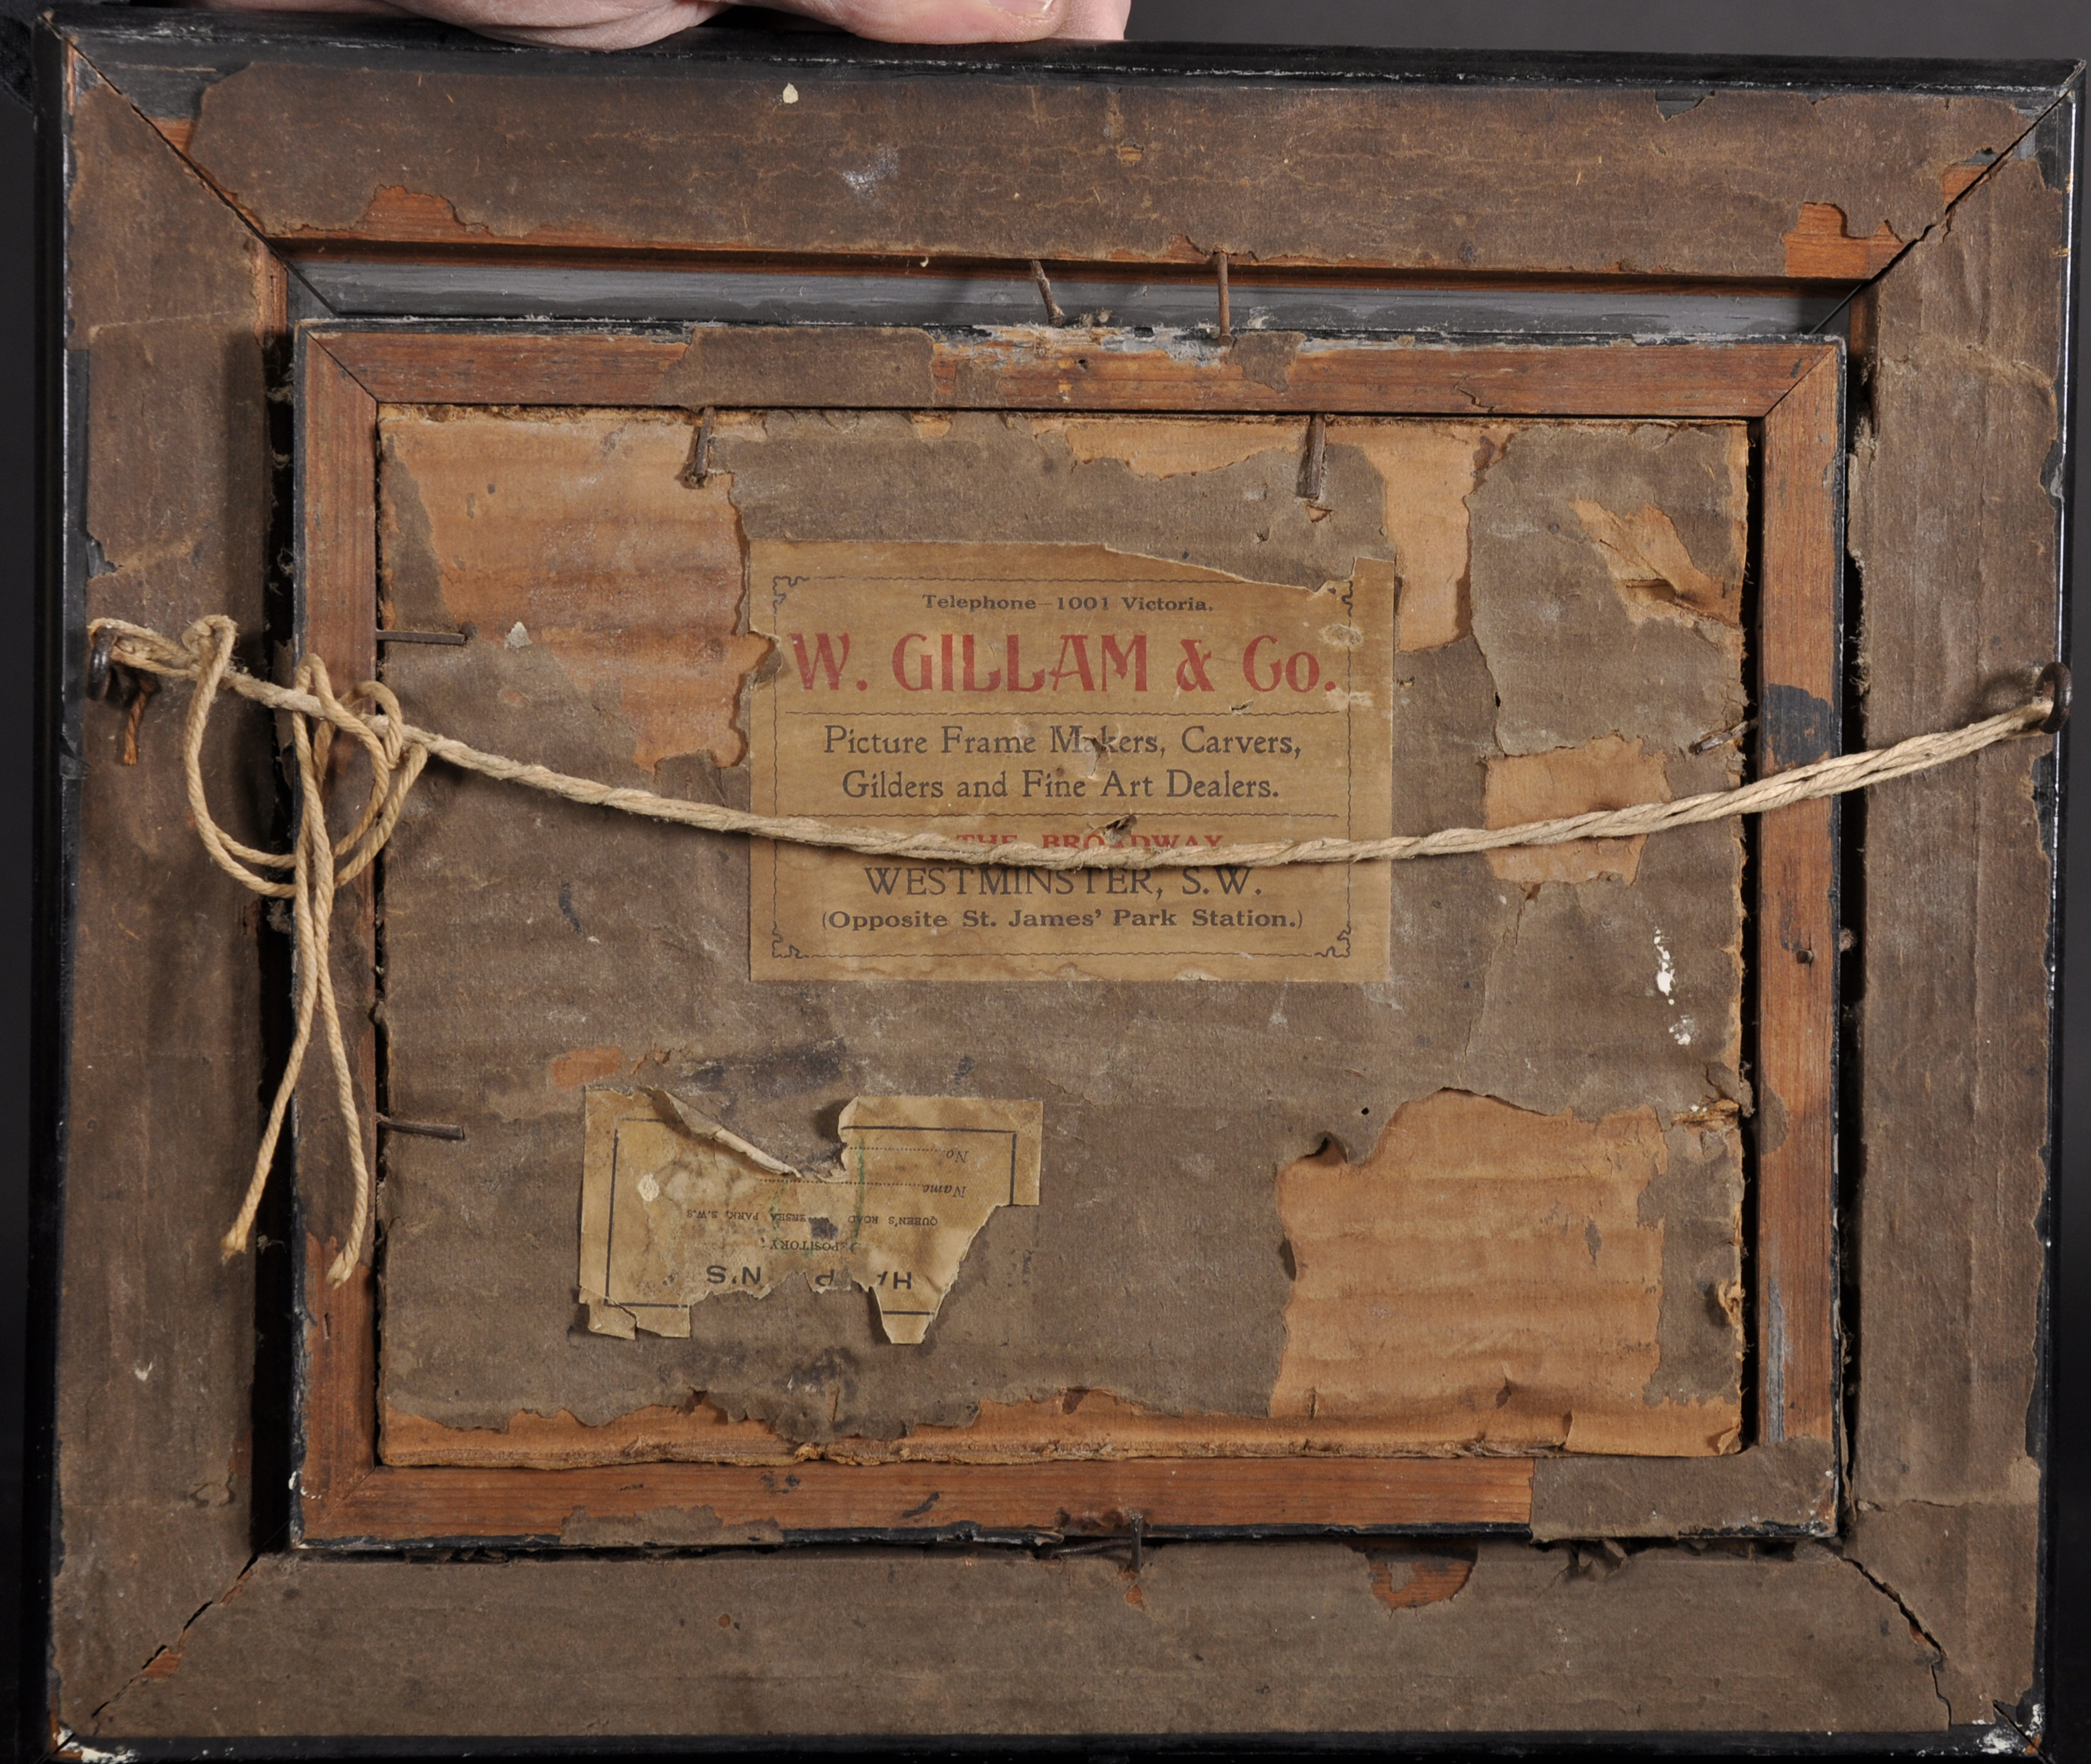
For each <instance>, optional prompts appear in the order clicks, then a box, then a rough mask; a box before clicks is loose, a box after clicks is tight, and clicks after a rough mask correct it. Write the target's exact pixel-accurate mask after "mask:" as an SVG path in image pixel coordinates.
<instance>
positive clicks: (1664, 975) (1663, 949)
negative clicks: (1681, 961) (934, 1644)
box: [1655, 931, 1677, 998]
mask: <svg viewBox="0 0 2091 1764" xmlns="http://www.w3.org/2000/svg"><path fill="white" fill-rule="evenodd" d="M1676 985H1677V964H1676V963H1675V962H1673V961H1672V960H1671V959H1670V946H1669V945H1668V944H1666V943H1665V942H1663V941H1662V932H1660V931H1658V932H1657V933H1656V934H1655V990H1657V991H1658V992H1659V993H1661V994H1662V995H1663V997H1664V998H1668V997H1669V996H1670V994H1671V990H1672V989H1673V988H1674V987H1675V986H1676Z"/></svg>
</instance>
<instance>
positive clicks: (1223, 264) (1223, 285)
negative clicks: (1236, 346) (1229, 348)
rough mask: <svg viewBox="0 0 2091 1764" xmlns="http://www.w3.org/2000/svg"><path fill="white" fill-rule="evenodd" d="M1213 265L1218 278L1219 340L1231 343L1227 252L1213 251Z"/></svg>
mask: <svg viewBox="0 0 2091 1764" xmlns="http://www.w3.org/2000/svg"><path fill="white" fill-rule="evenodd" d="M1213 266H1214V269H1215V270H1218V272H1219V278H1220V341H1221V342H1222V343H1232V342H1233V341H1234V340H1235V318H1234V307H1233V304H1232V302H1231V299H1230V297H1229V295H1228V292H1227V253H1226V252H1223V251H1216V252H1214V253H1213Z"/></svg>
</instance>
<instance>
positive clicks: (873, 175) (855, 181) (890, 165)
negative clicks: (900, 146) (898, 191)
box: [843, 147, 900, 196]
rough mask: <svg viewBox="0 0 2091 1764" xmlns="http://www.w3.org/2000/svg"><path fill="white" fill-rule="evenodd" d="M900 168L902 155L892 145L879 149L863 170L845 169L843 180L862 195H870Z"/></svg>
mask: <svg viewBox="0 0 2091 1764" xmlns="http://www.w3.org/2000/svg"><path fill="white" fill-rule="evenodd" d="M899 169H900V156H899V154H898V153H895V152H894V150H893V149H891V148H890V147H882V148H880V149H879V150H878V153H877V157H875V158H873V161H872V162H871V163H870V164H869V165H868V166H865V167H864V170H861V171H845V172H844V173H843V183H846V184H847V185H848V186H849V187H850V189H851V192H853V193H854V194H856V195H857V196H869V195H870V194H871V193H872V192H873V191H874V190H876V189H877V188H878V187H879V186H880V185H881V184H882V183H885V182H886V179H888V178H890V177H891V176H892V175H894V173H895V172H896V171H898V170H899Z"/></svg>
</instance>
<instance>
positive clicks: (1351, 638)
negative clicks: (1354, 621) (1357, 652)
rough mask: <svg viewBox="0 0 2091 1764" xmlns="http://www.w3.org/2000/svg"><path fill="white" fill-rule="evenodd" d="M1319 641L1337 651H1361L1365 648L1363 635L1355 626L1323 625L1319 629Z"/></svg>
mask: <svg viewBox="0 0 2091 1764" xmlns="http://www.w3.org/2000/svg"><path fill="white" fill-rule="evenodd" d="M1321 640H1322V641H1323V642H1324V643H1326V644H1328V645H1331V646H1332V647H1334V648H1335V649H1363V648H1364V647H1365V632H1362V631H1360V630H1359V629H1358V628H1357V627H1356V625H1324V626H1322V627H1321Z"/></svg>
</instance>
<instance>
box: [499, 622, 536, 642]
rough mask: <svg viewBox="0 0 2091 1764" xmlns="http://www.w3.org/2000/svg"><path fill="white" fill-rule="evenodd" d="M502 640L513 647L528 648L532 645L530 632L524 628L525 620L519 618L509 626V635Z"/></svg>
mask: <svg viewBox="0 0 2091 1764" xmlns="http://www.w3.org/2000/svg"><path fill="white" fill-rule="evenodd" d="M502 642H503V643H505V644H507V645H508V647H509V648H510V649H528V648H529V647H530V633H529V632H527V631H525V630H524V628H523V621H522V620H521V619H517V620H516V621H515V623H514V624H512V625H511V626H510V627H509V628H508V635H507V636H505V637H503V638H502Z"/></svg>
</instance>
